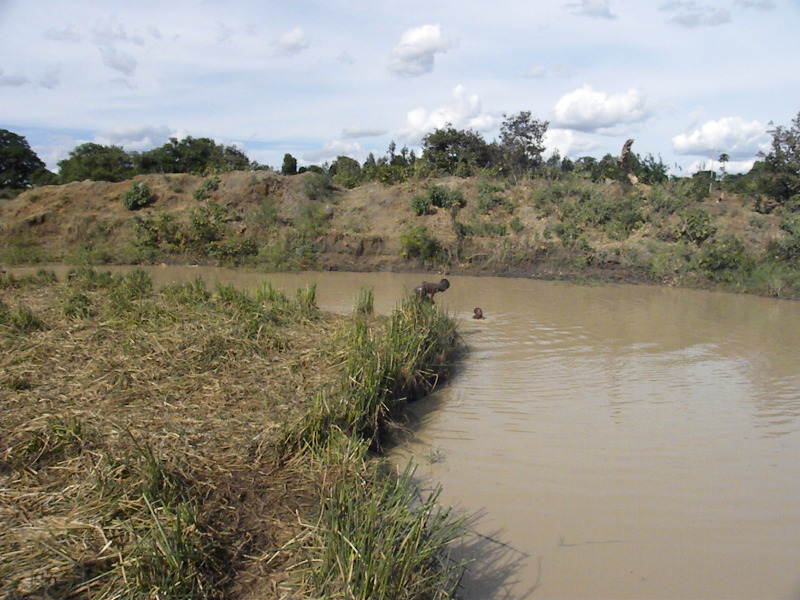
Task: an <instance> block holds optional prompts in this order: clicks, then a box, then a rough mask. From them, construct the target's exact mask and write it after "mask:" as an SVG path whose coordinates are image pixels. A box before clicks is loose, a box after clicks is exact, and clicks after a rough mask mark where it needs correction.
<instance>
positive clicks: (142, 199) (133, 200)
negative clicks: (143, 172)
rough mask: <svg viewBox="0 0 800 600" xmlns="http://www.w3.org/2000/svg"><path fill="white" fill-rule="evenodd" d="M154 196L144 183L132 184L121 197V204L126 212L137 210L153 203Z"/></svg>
mask: <svg viewBox="0 0 800 600" xmlns="http://www.w3.org/2000/svg"><path fill="white" fill-rule="evenodd" d="M155 199H156V198H155V196H154V195H153V192H152V191H151V190H150V188H149V187H148V185H147V184H146V183H141V182H140V183H132V184H131V188H130V189H129V190H128V191H127V192H125V193H124V194H123V195H122V203H123V204H124V205H125V208H127V209H128V210H139V209H140V208H143V207H145V206H149V205H150V204H152V203H153V202H155Z"/></svg>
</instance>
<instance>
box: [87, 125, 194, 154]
mask: <svg viewBox="0 0 800 600" xmlns="http://www.w3.org/2000/svg"><path fill="white" fill-rule="evenodd" d="M171 137H174V138H177V139H182V138H184V137H186V135H185V133H184V132H181V131H176V130H175V129H172V128H170V127H167V126H166V125H161V126H145V127H114V128H111V129H106V130H104V131H100V132H98V133H97V135H95V138H94V141H95V143H97V144H102V145H104V146H122V147H123V148H125V149H126V150H127V151H129V152H130V151H139V152H141V151H144V150H150V149H151V148H156V147H157V146H163V145H164V144H166V143H167V141H168V140H169V138H171Z"/></svg>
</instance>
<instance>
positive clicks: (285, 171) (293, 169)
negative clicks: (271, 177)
mask: <svg viewBox="0 0 800 600" xmlns="http://www.w3.org/2000/svg"><path fill="white" fill-rule="evenodd" d="M281 175H297V159H296V158H295V157H294V156H292V155H291V154H289V153H288V152H287V153H286V154H284V155H283V166H282V167H281Z"/></svg>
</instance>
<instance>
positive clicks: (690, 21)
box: [658, 0, 731, 28]
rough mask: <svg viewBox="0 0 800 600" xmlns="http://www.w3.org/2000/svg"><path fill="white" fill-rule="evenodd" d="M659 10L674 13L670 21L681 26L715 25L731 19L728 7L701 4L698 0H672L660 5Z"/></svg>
mask: <svg viewBox="0 0 800 600" xmlns="http://www.w3.org/2000/svg"><path fill="white" fill-rule="evenodd" d="M658 10H660V11H664V12H669V13H672V17H670V19H669V21H670V22H672V23H675V24H676V25H680V26H681V27H690V28H693V27H702V26H704V25H707V26H712V27H713V26H715V25H724V24H725V23H729V22H730V20H731V13H730V11H729V10H728V9H727V8H722V7H719V6H709V5H707V4H701V3H700V2H697V1H696V0H670V2H665V3H664V4H662V5H661V6H659V7H658Z"/></svg>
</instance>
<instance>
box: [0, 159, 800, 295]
mask: <svg viewBox="0 0 800 600" xmlns="http://www.w3.org/2000/svg"><path fill="white" fill-rule="evenodd" d="M134 184H135V185H140V184H145V185H146V186H147V188H148V189H149V190H150V192H151V198H152V202H151V203H150V204H149V205H148V206H146V207H145V208H142V209H140V210H136V211H131V210H128V209H127V208H125V206H124V205H123V201H122V199H123V196H124V195H125V193H126V192H128V191H129V190H130V189H131V187H132V185H134ZM788 216H789V217H792V218H794V217H796V215H794V216H793V215H788ZM786 222H787V215H780V214H776V213H773V214H760V213H757V212H756V211H755V210H754V207H753V205H752V202H751V201H750V200H749V199H746V198H739V197H730V196H729V197H728V198H725V199H718V198H715V199H714V201H709V200H706V201H696V200H692V199H691V198H689V197H688V192H685V191H682V189H681V186H680V182H673V183H672V184H669V185H667V186H655V187H652V188H651V187H648V186H636V187H632V186H622V185H621V184H618V183H606V184H602V183H591V182H589V181H586V180H583V179H580V178H578V177H576V176H572V177H568V178H566V179H563V180H558V181H550V180H528V181H524V182H522V183H520V184H515V185H512V184H508V183H504V182H499V181H494V180H489V179H485V178H469V179H462V178H446V179H436V180H419V181H412V182H407V183H401V184H397V185H393V186H385V185H383V184H380V183H374V182H373V183H367V184H364V185H362V186H359V187H356V188H354V189H344V188H341V187H336V186H333V185H332V183H331V180H330V178H329V177H327V176H326V175H324V174H321V173H304V174H302V175H297V176H292V177H284V176H281V175H278V174H276V173H273V172H267V171H259V172H231V173H225V174H220V175H217V176H211V177H205V178H203V177H197V176H193V175H188V174H172V175H146V176H139V177H137V178H136V179H135V180H134V181H133V182H130V181H128V182H122V183H107V182H94V181H84V182H76V183H70V184H67V185H63V186H45V187H41V188H35V189H32V190H29V191H26V192H25V193H23V194H21V195H19V196H18V197H16V198H14V199H12V200H6V201H2V202H0V227H2V232H1V233H2V240H1V241H0V261H2V262H3V263H6V264H21V263H25V264H30V263H45V262H67V263H85V262H88V263H91V264H102V263H152V262H168V263H169V262H176V263H181V262H199V263H223V264H246V265H251V266H258V267H263V268H265V269H270V270H290V269H341V270H359V271H362V270H377V269H380V270H420V269H428V270H436V271H440V272H457V273H465V274H466V273H472V274H497V275H531V276H539V277H575V276H578V277H592V278H604V279H624V280H647V281H657V282H667V283H673V284H689V285H708V284H714V285H718V284H722V285H726V286H728V287H732V288H733V289H740V290H748V291H755V292H758V293H765V294H771V295H782V296H792V297H794V296H797V295H798V291H799V290H800V279H798V271H797V269H796V266H797V265H796V261H795V263H792V260H794V259H795V256H794V254H793V251H792V250H791V249H792V248H793V246H792V244H793V243H796V240H794V238H793V237H792V233H791V232H792V229H791V227H787V225H786ZM787 248H788V249H787Z"/></svg>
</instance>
